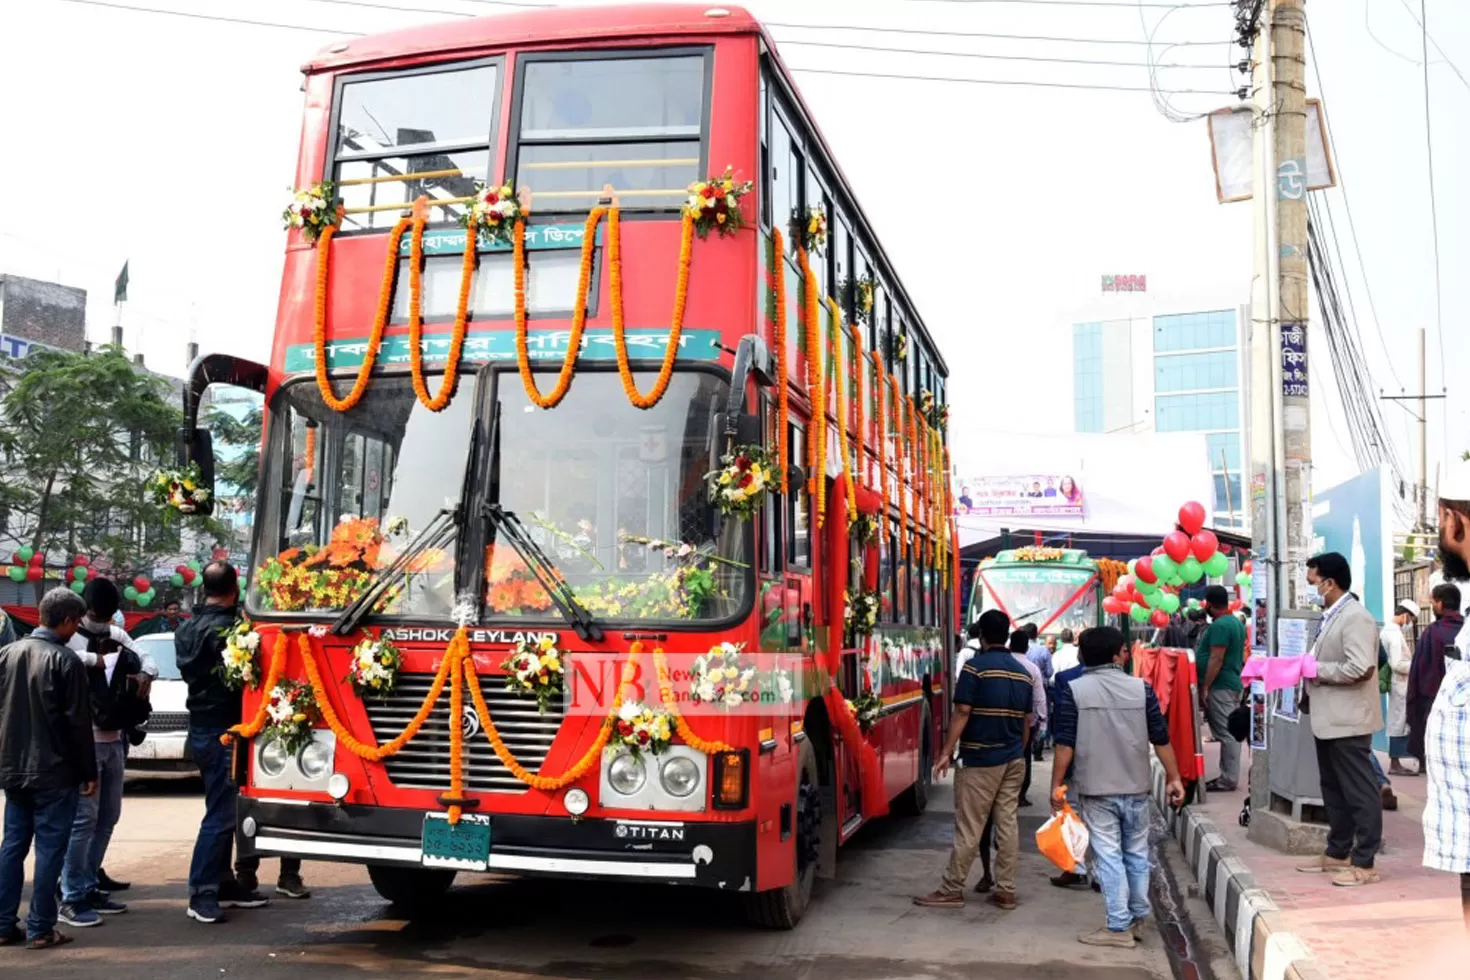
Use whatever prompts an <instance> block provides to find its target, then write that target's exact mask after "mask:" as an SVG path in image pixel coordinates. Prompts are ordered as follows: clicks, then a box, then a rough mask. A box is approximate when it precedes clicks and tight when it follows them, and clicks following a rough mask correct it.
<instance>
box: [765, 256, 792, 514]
mask: <svg viewBox="0 0 1470 980" xmlns="http://www.w3.org/2000/svg"><path fill="white" fill-rule="evenodd" d="M785 255H786V242H785V241H784V240H783V239H782V237H781V229H780V228H776V227H772V228H771V269H770V272H771V274H770V283H771V297H772V305H773V306H774V307H775V310H774V316H773V317H772V320H773V326H774V328H775V331H776V335H775V337H774V338H772V339H773V340H774V341H775V343H776V373H777V374H778V375H779V378H778V379H777V381H776V415H777V428H778V431H777V433H776V451H777V453H778V455H779V456H780V459H781V492H782V493H788V492H789V491H790V487H789V486H788V485H787V473H789V472H790V470H791V460H790V458H789V457H788V456H787V447H786V439H787V432H788V430H789V429H790V428H791V391H790V385H789V384H788V382H787V378H786V290H785V288H784V286H785V279H786V269H785V268H784V267H783V266H782V263H783V262H785V261H786V259H785Z"/></svg>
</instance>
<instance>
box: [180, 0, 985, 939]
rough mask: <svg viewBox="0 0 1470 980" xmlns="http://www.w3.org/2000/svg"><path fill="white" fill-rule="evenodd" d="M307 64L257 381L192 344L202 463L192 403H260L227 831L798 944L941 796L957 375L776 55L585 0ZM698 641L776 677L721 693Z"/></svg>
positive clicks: (690, 12)
mask: <svg viewBox="0 0 1470 980" xmlns="http://www.w3.org/2000/svg"><path fill="white" fill-rule="evenodd" d="M305 75H306V80H305V92H306V112H305V120H304V124H303V129H302V142H301V154H300V162H299V165H298V168H297V173H296V185H297V187H298V188H299V189H300V190H301V192H302V193H303V196H302V197H301V198H300V203H299V210H300V212H301V213H303V214H304V216H305V217H304V226H302V227H295V228H292V229H291V230H290V231H289V233H288V237H287V248H286V258H285V272H284V279H283V283H282V289H281V297H280V308H279V314H278V320H277V325H276V333H275V342H274V346H273V349H272V354H271V361H270V364H269V365H268V366H265V365H258V364H252V363H247V362H244V361H240V360H238V359H234V358H230V357H225V356H221V355H210V356H205V357H203V358H201V359H200V360H199V361H197V362H196V363H195V365H194V366H193V368H192V369H191V377H190V379H189V384H188V390H187V392H186V414H187V416H188V418H187V422H188V428H186V430H185V432H184V434H183V437H182V439H181V455H182V456H183V457H184V461H185V462H186V463H188V462H191V461H192V462H193V463H194V464H196V465H198V466H199V467H200V468H201V470H203V471H204V472H203V473H202V479H203V480H204V482H205V483H206V485H210V484H211V483H212V473H211V472H210V469H211V462H210V460H211V456H210V449H209V439H208V434H207V432H204V431H203V430H200V429H198V428H197V414H198V405H199V402H200V397H201V395H202V393H203V392H204V390H205V388H206V387H207V386H208V385H210V384H212V383H221V382H224V383H231V384H237V385H244V386H247V387H251V388H255V389H257V390H259V391H261V392H263V393H264V395H265V398H266V404H267V412H266V416H267V418H266V433H265V436H264V442H263V447H262V453H261V460H262V462H261V471H260V481H259V486H260V488H261V489H260V492H259V501H258V509H257V513H256V520H255V539H254V545H253V558H252V562H251V571H250V575H249V582H248V589H247V590H246V596H245V605H246V612H247V614H248V616H249V618H250V621H251V623H252V624H253V626H252V628H253V630H254V631H255V632H256V633H258V634H259V637H260V641H259V646H258V649H257V650H256V651H255V654H254V655H255V657H256V658H257V659H256V660H255V661H254V670H255V672H256V677H257V678H259V677H260V675H264V683H263V684H260V685H259V686H257V687H252V686H248V685H247V687H246V688H245V693H244V695H243V697H244V714H245V718H246V722H245V724H244V725H243V726H242V727H241V730H240V733H239V734H240V738H239V740H238V741H237V742H236V746H237V748H236V778H237V780H238V782H239V785H240V788H241V799H240V805H239V814H238V816H239V835H238V845H239V849H240V852H241V853H242V854H247V855H248V854H259V855H295V856H299V857H304V858H310V859H320V860H338V861H349V862H358V863H363V864H366V865H367V866H368V868H369V871H370V873H371V877H372V881H373V883H374V885H375V886H376V887H377V889H378V891H379V892H380V893H381V894H382V895H383V896H384V897H386V898H388V899H390V900H393V901H396V902H399V903H403V904H412V903H416V902H419V901H421V900H423V899H425V898H429V897H432V896H434V895H436V894H438V893H441V892H442V891H443V890H445V889H446V888H448V887H449V886H450V884H451V882H452V880H453V879H454V876H455V874H456V872H457V871H458V870H487V869H488V870H492V871H502V872H512V873H519V874H530V875H551V876H571V877H577V878H583V877H603V878H611V879H622V880H643V881H658V882H669V883H683V884H694V885H704V886H708V887H714V888H722V889H730V890H735V891H739V892H742V893H745V894H746V895H747V901H748V906H749V909H750V912H751V916H752V918H753V920H754V921H755V922H757V923H760V924H764V925H767V926H773V927H782V928H789V927H791V926H793V925H794V924H795V923H796V922H797V921H798V920H799V919H800V917H801V915H802V913H803V910H804V909H805V908H806V906H807V903H808V901H809V898H810V895H811V889H812V883H813V878H814V877H815V876H816V875H817V874H828V873H831V871H832V869H833V867H834V864H835V861H836V856H837V852H838V847H839V845H840V844H841V843H842V842H843V841H845V840H847V839H848V838H850V837H851V836H852V835H853V834H854V833H855V832H856V831H857V829H858V827H859V826H861V825H862V824H863V823H864V822H865V821H867V820H870V819H873V818H875V817H877V816H880V815H882V814H885V813H886V812H888V811H889V809H890V807H891V808H892V809H894V810H907V811H909V812H915V811H919V810H922V809H923V807H924V805H925V802H926V797H927V793H928V786H929V780H930V774H931V770H932V763H933V760H932V755H933V752H934V751H935V750H936V748H937V746H938V745H940V744H941V741H942V731H943V728H942V726H943V725H944V724H945V723H946V720H947V717H948V697H947V695H948V690H949V680H948V678H949V675H950V673H951V670H950V669H949V667H948V666H947V665H949V664H950V662H951V653H952V650H953V647H954V639H953V638H954V633H955V628H956V624H955V618H956V614H955V599H954V595H955V588H954V574H953V569H954V567H955V564H956V563H955V561H954V560H953V556H954V540H953V539H954V532H953V528H952V526H951V523H950V518H949V510H950V508H949V507H948V500H949V488H948V481H947V474H948V472H949V466H948V459H947V450H946V448H945V447H946V440H945V435H944V430H945V428H946V422H947V419H946V416H945V408H944V406H945V403H946V398H945V386H946V375H947V369H946V367H945V364H944V361H943V359H942V357H941V356H940V354H939V351H938V349H937V348H936V346H935V344H934V342H933V339H932V338H931V336H930V335H929V333H928V331H927V330H926V328H925V326H924V324H923V322H922V321H921V320H920V319H919V316H918V313H917V311H916V309H915V307H914V305H913V303H912V302H911V300H910V297H909V296H908V294H907V293H906V292H905V290H904V288H903V285H902V284H901V282H900V281H899V280H898V278H897V277H896V275H895V274H894V270H893V268H892V267H891V265H890V263H889V262H888V259H887V257H886V256H885V254H884V251H883V248H882V246H881V243H880V242H879V240H878V238H877V236H876V235H875V234H874V233H873V230H872V228H871V227H870V225H869V224H868V221H867V219H866V218H865V217H864V215H863V212H862V211H861V209H860V208H859V207H858V206H857V202H856V201H855V199H854V197H853V195H852V193H851V191H850V189H849V188H848V186H847V184H846V182H845V180H844V179H843V177H842V174H841V172H840V171H839V169H838V167H837V164H836V162H835V160H834V159H833V157H832V154H831V152H830V151H829V150H828V148H827V146H826V144H825V143H824V142H823V140H822V138H821V136H820V134H819V132H818V130H817V127H816V124H815V122H814V120H813V119H812V117H811V115H810V113H809V112H808V111H807V108H806V107H805V105H804V104H803V103H802V101H801V99H800V96H799V95H798V93H797V90H796V86H795V85H794V84H793V82H792V80H791V76H790V74H789V72H788V71H787V70H786V69H785V68H784V67H783V65H782V63H781V61H780V59H779V57H778V56H777V54H776V51H775V46H774V44H773V43H772V40H771V38H770V37H769V35H767V34H766V33H765V31H764V30H763V29H762V28H761V26H760V24H759V23H757V22H756V21H755V20H754V19H753V18H752V17H750V16H749V15H748V14H747V13H745V12H744V11H742V10H740V9H738V8H733V7H732V8H719V7H716V8H710V7H704V6H627V7H598V8H594V9H584V10H574V9H564V8H558V9H549V10H538V11H535V12H528V13H516V14H508V15H505V16H497V17H487V18H483V19H475V20H466V21H463V22H458V23H454V24H450V25H436V26H433V27H424V28H419V29H413V30H405V31H400V32H396V33H392V34H385V35H380V36H376V37H369V38H363V39H359V40H354V41H350V42H343V43H341V44H337V45H334V46H332V47H330V48H328V49H326V50H324V51H322V52H321V53H320V54H318V55H317V56H316V57H315V58H313V59H312V60H311V62H310V63H309V64H308V65H307V66H306V68H305ZM727 168H728V182H727V180H726V177H727ZM746 181H750V182H751V186H750V187H749V188H748V189H747V187H746V186H745V182H746ZM691 185H693V187H692V188H691ZM322 202H325V205H323V203H322ZM497 204H499V205H500V207H499V208H498V209H497V207H496V206H495V205H497ZM318 221H319V222H320V223H321V225H322V227H320V228H318V226H317V224H316V223H317V222H318ZM467 225H468V227H467ZM732 228H733V229H734V230H733V231H731V229H732ZM317 231H319V232H320V233H319V234H316V235H313V234H312V232H317ZM727 232H729V233H728V234H727ZM752 467H754V470H753V469H752ZM722 472H724V473H726V474H727V477H728V479H723V480H722V478H721V473H722ZM783 474H784V479H783ZM752 481H754V486H752ZM731 487H733V488H735V489H736V490H738V491H739V492H738V493H725V491H726V490H728V489H730V488H731ZM722 645H723V646H722ZM711 649H716V650H719V651H724V652H725V653H727V654H729V657H730V658H731V659H730V660H729V663H737V664H738V663H740V662H741V658H743V657H756V656H758V657H762V658H773V659H774V662H775V664H776V666H774V667H771V668H769V669H768V670H765V673H764V674H763V675H762V676H763V677H765V678H766V680H765V682H764V683H765V684H766V686H767V687H768V689H769V690H770V691H772V692H775V694H774V695H773V696H771V697H768V698H764V699H760V700H759V701H758V703H755V704H754V705H753V706H749V705H743V706H742V707H741V709H740V710H733V709H732V710H724V707H723V706H722V705H719V704H711V703H710V699H709V696H708V692H706V693H705V697H704V699H703V701H702V702H700V701H699V697H698V692H697V691H696V690H695V689H696V688H697V687H698V682H699V681H700V680H701V679H705V680H707V679H709V676H710V666H709V662H708V661H707V660H706V661H703V662H699V661H695V660H694V659H693V658H694V656H695V655H696V654H705V653H707V652H708V651H710V650H711ZM517 651H519V652H520V654H522V655H524V654H526V653H527V651H529V652H530V653H531V654H532V655H533V659H532V660H531V661H528V662H527V663H529V667H528V668H527V669H525V670H521V669H519V668H518V667H517V666H516V665H514V664H512V665H511V666H507V665H506V664H507V660H508V658H510V657H511V656H512V654H515V653H517ZM247 653H249V651H248V650H247ZM660 654H661V655H660ZM548 656H549V659H542V658H543V657H548ZM680 657H682V658H683V659H682V660H681V659H678V658H680ZM660 661H663V663H665V664H672V665H674V666H671V667H670V672H671V673H670V674H669V676H668V677H667V680H668V682H669V683H668V684H666V685H662V686H661V685H660V684H659V683H658V667H659V666H660ZM379 662H381V665H382V668H381V670H380V669H379V667H378V666H374V664H376V663H379ZM701 663H702V664H703V665H702V666H701ZM725 663H726V661H723V660H722V661H721V664H725ZM609 664H610V665H612V667H613V673H614V675H615V679H616V675H621V676H622V677H623V678H624V679H626V680H628V681H629V683H628V684H626V685H619V684H616V683H614V685H613V689H614V690H615V691H616V695H615V696H616V697H617V699H618V703H613V704H611V705H610V706H609V705H608V704H607V701H608V699H609V698H611V697H613V696H614V695H609V694H607V693H606V684H605V679H606V676H607V671H605V670H603V671H601V673H599V672H598V671H597V670H594V669H592V665H603V666H606V665H609ZM680 664H682V665H683V666H682V667H681V666H679V665H680ZM548 665H550V668H551V673H552V674H554V675H555V676H554V677H553V681H554V682H559V683H553V684H552V685H551V686H552V687H553V688H555V689H556V690H557V692H558V693H559V694H560V696H556V697H552V696H548V697H537V696H536V695H537V694H538V687H537V685H538V684H540V683H541V680H540V678H541V676H543V668H546V667H547V666H548ZM722 669H723V668H722ZM700 670H703V671H704V673H702V674H700V673H698V671H700ZM730 671H731V672H732V676H733V675H734V674H735V673H741V672H743V668H741V669H740V670H739V671H737V669H736V668H735V667H731V668H730ZM721 676H722V675H716V677H715V680H717V681H718V680H720V677H721ZM778 677H779V679H780V680H779V683H778V681H777V680H776V678H778ZM374 678H377V680H378V686H377V687H376V688H375V687H374V686H373V679H374ZM598 678H602V680H598ZM574 682H576V683H574ZM579 683H580V684H581V685H582V694H586V695H587V696H588V699H589V700H593V701H596V706H595V708H593V709H587V710H581V709H579V708H578V704H584V703H585V702H584V701H583V700H582V694H578V693H577V692H576V691H574V690H573V688H574V687H576V686H577V684H579ZM721 683H723V681H721ZM390 687H391V693H387V694H386V696H385V695H384V691H385V690H387V689H388V688H390ZM307 691H310V692H312V694H313V695H314V697H311V698H303V692H307ZM598 692H602V695H601V699H600V700H599V699H597V698H596V697H593V695H595V694H597V693H598ZM539 693H542V694H545V693H547V692H544V691H543V692H539ZM691 695H693V696H692V697H691ZM312 700H314V701H315V705H312V704H310V703H309V702H310V701H312ZM735 700H739V698H736V699H735ZM696 704H697V705H698V708H699V710H696V708H695V707H692V705H696ZM287 708H289V709H290V710H286V709H287ZM298 708H299V709H300V710H299V711H298V710H297V709H298ZM295 723H301V724H302V726H303V727H304V728H305V729H306V730H305V731H299V730H297V731H296V734H295V736H294V737H293V736H291V735H290V732H291V731H292V730H293V729H292V725H293V724H295ZM640 731H642V732H645V734H644V735H639V734H638V733H639V732H640ZM639 738H648V739H650V744H651V745H652V746H653V747H657V748H661V749H662V751H659V752H658V753H657V754H654V753H653V752H651V751H646V750H645V751H637V750H638V749H639V748H645V749H646V748H648V745H642V746H640V744H639V743H638V741H637V740H638V739H639ZM665 740H666V741H667V742H668V744H667V746H666V747H665V746H663V745H662V742H664V741H665Z"/></svg>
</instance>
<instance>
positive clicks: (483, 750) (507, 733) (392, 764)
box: [363, 674, 564, 793]
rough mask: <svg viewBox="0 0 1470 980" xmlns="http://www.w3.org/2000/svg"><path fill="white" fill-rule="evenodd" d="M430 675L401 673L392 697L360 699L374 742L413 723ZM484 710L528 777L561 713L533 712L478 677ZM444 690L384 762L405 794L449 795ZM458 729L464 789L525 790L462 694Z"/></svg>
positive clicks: (500, 683)
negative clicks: (421, 723) (409, 736)
mask: <svg viewBox="0 0 1470 980" xmlns="http://www.w3.org/2000/svg"><path fill="white" fill-rule="evenodd" d="M433 682H434V678H433V676H432V675H429V674H400V675H399V676H398V684H397V687H396V688H395V690H394V691H393V693H392V694H391V695H390V696H388V697H386V698H384V699H382V700H378V699H375V698H364V699H363V704H364V705H365V706H366V708H367V714H368V720H369V721H370V722H371V723H372V726H373V737H374V738H376V739H377V741H378V744H379V745H382V744H383V743H384V742H387V741H390V740H392V739H393V738H395V737H397V735H398V734H399V733H400V732H402V731H403V730H404V729H405V728H406V727H408V723H409V722H410V721H412V720H413V716H414V714H415V713H417V711H418V709H419V707H420V706H421V705H422V704H423V703H424V698H425V697H426V696H427V695H428V693H429V688H430V687H432V686H433ZM480 689H481V691H482V692H483V693H484V695H485V705H486V707H488V708H489V709H490V717H491V719H492V720H493V721H494V722H495V727H496V729H497V730H498V731H499V732H500V737H501V739H502V740H503V741H504V742H505V747H506V748H507V749H509V750H510V753H511V755H513V756H515V758H516V761H518V762H519V763H520V764H521V765H523V766H525V767H526V769H528V770H530V771H531V772H536V771H537V770H538V769H540V768H541V763H542V762H544V761H545V759H546V753H547V752H549V751H550V750H551V743H552V740H553V739H555V738H556V733H557V732H558V731H559V730H560V728H561V723H562V718H563V717H564V711H563V709H562V707H561V706H560V705H557V706H555V707H553V708H552V709H551V710H549V711H547V712H546V714H544V715H543V714H541V712H540V711H538V710H537V708H536V700H535V699H534V698H520V697H516V696H515V695H513V694H510V693H509V692H507V691H506V690H505V681H504V679H503V678H501V677H498V676H491V677H482V678H480ZM449 700H450V699H449V685H448V684H446V685H445V686H444V691H443V692H442V693H441V694H440V695H439V700H438V701H437V702H435V704H434V709H433V711H431V712H430V713H429V717H428V719H427V720H426V721H425V722H424V726H423V728H421V729H419V732H418V734H417V735H415V736H414V737H413V738H412V739H410V740H409V742H408V744H406V745H405V746H404V747H403V748H402V749H400V750H399V751H398V753H397V754H396V755H392V756H389V757H388V758H387V759H386V760H384V763H383V764H384V766H385V767H386V768H387V770H388V778H389V779H391V780H393V783H394V785H396V786H401V787H404V788H406V789H434V790H439V791H441V792H447V791H448V790H449ZM464 708H465V710H464V715H463V717H462V718H461V725H462V728H463V731H464V732H465V739H464V786H465V789H467V790H474V791H477V792H481V793H523V792H525V790H526V785H525V783H522V782H521V781H520V780H519V779H517V778H515V776H513V775H511V773H510V770H508V769H507V768H506V767H505V765H504V764H503V763H502V762H501V761H500V759H499V758H498V757H497V756H496V755H495V751H494V750H493V749H492V748H490V740H489V739H488V738H487V737H486V736H485V732H484V730H483V728H482V727H481V725H480V720H479V717H478V715H477V713H476V711H475V706H474V703H473V700H472V699H471V697H470V695H469V692H468V691H466V692H465V698H464Z"/></svg>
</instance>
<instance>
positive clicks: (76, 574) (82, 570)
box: [71, 565, 87, 582]
mask: <svg viewBox="0 0 1470 980" xmlns="http://www.w3.org/2000/svg"><path fill="white" fill-rule="evenodd" d="M71 577H72V580H73V581H76V582H85V581H86V580H87V566H85V565H78V566H77V567H76V568H73V569H72V570H71Z"/></svg>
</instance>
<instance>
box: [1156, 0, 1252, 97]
mask: <svg viewBox="0 0 1470 980" xmlns="http://www.w3.org/2000/svg"><path fill="white" fill-rule="evenodd" d="M1134 6H1135V8H1136V9H1137V10H1138V23H1139V25H1140V26H1141V27H1142V28H1143V30H1144V33H1145V34H1146V35H1147V36H1146V40H1145V44H1146V47H1145V49H1144V58H1145V60H1146V61H1147V62H1148V84H1149V94H1150V96H1151V97H1152V98H1153V101H1154V108H1156V109H1158V111H1159V114H1160V115H1162V116H1163V117H1164V118H1165V119H1167V120H1169V121H1170V122H1174V123H1187V122H1194V121H1195V120H1197V119H1203V118H1204V117H1205V116H1208V115H1209V112H1181V111H1179V110H1178V109H1176V108H1174V104H1173V103H1172V102H1171V101H1170V100H1169V96H1170V95H1173V94H1181V93H1176V92H1173V91H1170V90H1168V89H1165V88H1164V87H1163V86H1162V85H1160V83H1159V69H1160V68H1161V67H1167V66H1165V65H1161V64H1159V59H1162V58H1163V57H1164V56H1165V55H1167V54H1168V53H1169V52H1170V51H1171V50H1173V48H1174V47H1175V45H1174V44H1169V45H1166V46H1165V47H1164V48H1163V49H1161V50H1160V51H1159V53H1158V55H1157V56H1155V54H1154V44H1155V43H1156V39H1157V37H1158V33H1159V29H1160V28H1161V27H1163V26H1164V23H1165V22H1166V21H1167V20H1168V19H1169V18H1170V17H1172V16H1173V15H1174V14H1176V13H1178V12H1179V11H1180V10H1188V9H1191V8H1193V7H1196V6H1203V5H1200V4H1169V5H1167V6H1168V8H1169V9H1168V11H1167V12H1166V13H1165V14H1164V15H1163V16H1162V17H1160V18H1159V19H1158V21H1156V22H1155V23H1154V25H1153V27H1152V28H1150V27H1149V25H1148V18H1147V16H1146V15H1145V14H1144V10H1145V9H1146V8H1148V7H1151V6H1158V5H1156V4H1147V3H1144V2H1143V0H1136V2H1135V3H1134ZM1218 6H1227V7H1228V6H1233V4H1219V5H1218ZM1225 43H1226V44H1227V45H1228V44H1230V43H1231V42H1229V41H1227V42H1225ZM1226 59H1227V64H1228V60H1229V55H1228V53H1227V55H1226ZM1224 94H1225V95H1231V94H1234V93H1233V92H1231V91H1228V90H1227V91H1226V92H1225V93H1224Z"/></svg>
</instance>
